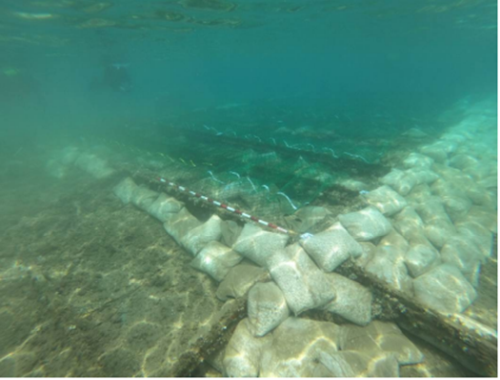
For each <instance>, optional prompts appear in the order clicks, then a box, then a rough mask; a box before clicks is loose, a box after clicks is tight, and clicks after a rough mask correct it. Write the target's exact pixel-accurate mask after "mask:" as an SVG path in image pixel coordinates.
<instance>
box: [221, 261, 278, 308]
mask: <svg viewBox="0 0 500 380" xmlns="http://www.w3.org/2000/svg"><path fill="white" fill-rule="evenodd" d="M270 279H271V276H270V275H269V272H268V271H266V270H265V269H263V268H260V267H257V266H255V265H251V264H246V263H241V264H238V265H235V266H234V267H232V268H231V269H230V270H229V272H228V273H227V275H226V276H225V277H224V280H223V281H222V282H221V283H220V284H219V287H218V288H217V292H216V293H215V295H216V296H217V298H218V299H220V300H221V301H226V300H227V299H228V298H238V297H242V296H244V295H245V294H246V293H247V292H248V291H249V290H250V288H251V287H252V286H253V285H254V284H255V283H257V282H265V281H269V280H270Z"/></svg>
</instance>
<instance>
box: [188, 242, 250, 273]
mask: <svg viewBox="0 0 500 380" xmlns="http://www.w3.org/2000/svg"><path fill="white" fill-rule="evenodd" d="M241 260H243V257H242V256H240V255H239V254H238V253H236V252H235V251H233V250H232V249H231V248H229V247H227V246H225V245H224V244H221V243H219V242H217V241H212V242H210V243H208V244H207V245H205V247H204V248H203V249H202V250H201V251H200V253H198V255H196V257H195V258H194V259H193V261H191V266H192V267H193V268H195V269H198V270H199V271H201V272H205V273H206V274H208V275H209V276H211V277H212V278H213V279H214V280H216V281H219V282H220V281H222V280H223V279H224V277H226V275H227V273H228V272H229V270H230V269H231V268H232V267H234V266H235V265H237V264H239V263H240V262H241Z"/></svg>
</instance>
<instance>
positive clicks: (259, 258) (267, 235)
mask: <svg viewBox="0 0 500 380" xmlns="http://www.w3.org/2000/svg"><path fill="white" fill-rule="evenodd" d="M288 239H289V237H288V235H284V234H277V233H273V232H268V231H264V230H263V229H261V228H260V227H259V226H257V225H256V224H253V223H247V224H245V227H243V231H242V232H241V234H240V236H239V237H238V240H237V241H236V243H234V245H233V249H234V250H235V251H236V252H238V253H239V254H241V255H242V256H244V257H246V258H247V259H249V260H252V261H253V262H254V263H256V264H258V265H260V266H262V267H267V264H268V260H269V259H270V257H271V256H272V255H274V254H275V252H277V251H281V250H283V249H284V248H285V245H286V243H287V241H288Z"/></svg>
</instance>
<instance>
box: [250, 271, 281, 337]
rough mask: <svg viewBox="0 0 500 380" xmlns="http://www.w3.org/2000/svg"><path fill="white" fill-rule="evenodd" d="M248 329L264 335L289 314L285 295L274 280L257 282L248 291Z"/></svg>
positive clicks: (254, 333)
mask: <svg viewBox="0 0 500 380" xmlns="http://www.w3.org/2000/svg"><path fill="white" fill-rule="evenodd" d="M247 304H248V306H247V310H248V329H249V330H250V332H251V333H252V334H253V335H254V336H257V337H259V336H264V335H266V334H267V333H268V332H270V331H271V330H272V329H274V328H275V327H277V326H278V325H279V324H280V323H281V322H283V321H284V320H285V319H287V318H288V315H289V314H290V312H289V310H288V306H287V304H286V300H285V296H284V295H283V292H282V291H281V290H280V288H279V287H278V286H277V285H276V284H275V283H274V282H272V281H271V282H265V283H262V282H259V283H257V284H255V285H254V286H253V287H252V289H250V292H248V303H247Z"/></svg>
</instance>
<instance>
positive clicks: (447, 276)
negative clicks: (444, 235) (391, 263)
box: [413, 264, 477, 314]
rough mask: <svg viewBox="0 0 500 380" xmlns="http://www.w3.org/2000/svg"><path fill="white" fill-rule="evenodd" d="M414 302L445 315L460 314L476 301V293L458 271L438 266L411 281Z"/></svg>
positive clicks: (445, 265) (452, 267)
mask: <svg viewBox="0 0 500 380" xmlns="http://www.w3.org/2000/svg"><path fill="white" fill-rule="evenodd" d="M413 286H414V291H415V298H416V300H417V301H418V302H419V303H420V304H422V305H423V306H425V307H428V308H429V309H432V310H435V311H438V312H440V313H445V314H454V313H461V312H463V311H464V310H465V309H467V308H468V307H469V306H470V305H471V303H472V302H474V300H475V299H476V296H477V294H476V291H475V290H474V288H473V287H472V285H471V284H470V283H469V282H468V281H467V280H466V279H465V278H464V276H463V275H462V273H460V270H459V269H458V268H456V267H454V266H452V265H449V264H442V265H439V266H437V267H435V268H433V269H431V270H430V271H428V272H426V273H424V274H423V275H421V276H420V277H417V278H416V279H415V280H414V281H413Z"/></svg>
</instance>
